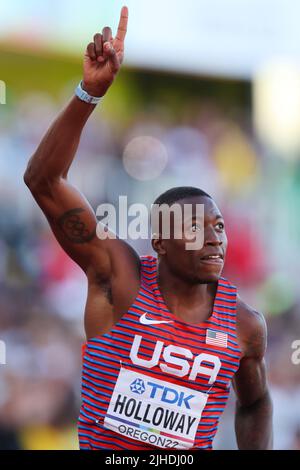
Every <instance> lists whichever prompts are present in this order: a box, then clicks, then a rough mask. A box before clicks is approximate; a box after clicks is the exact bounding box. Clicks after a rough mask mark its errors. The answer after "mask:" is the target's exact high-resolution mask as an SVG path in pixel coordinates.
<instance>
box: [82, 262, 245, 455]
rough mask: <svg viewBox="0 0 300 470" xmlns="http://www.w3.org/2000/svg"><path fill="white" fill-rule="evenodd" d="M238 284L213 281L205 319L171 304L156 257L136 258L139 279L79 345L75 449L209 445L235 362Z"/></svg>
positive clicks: (238, 354)
mask: <svg viewBox="0 0 300 470" xmlns="http://www.w3.org/2000/svg"><path fill="white" fill-rule="evenodd" d="M236 297H237V291H236V288H235V287H234V286H232V285H231V284H230V283H229V282H228V281H227V280H226V279H225V278H221V279H220V280H219V282H218V286H217V291H216V296H215V300H214V306H213V312H212V314H211V316H210V317H209V319H208V320H207V321H204V322H202V323H199V324H188V323H185V322H184V321H182V320H180V319H178V318H177V317H176V316H174V315H173V314H172V312H170V311H169V310H168V308H167V306H166V304H165V302H164V300H163V298H162V296H161V293H160V291H159V288H158V284H157V260H156V258H154V257H152V256H146V257H142V258H141V287H140V290H139V293H138V295H137V297H136V299H135V301H134V303H133V304H132V305H131V307H130V308H129V310H128V312H127V313H126V314H125V315H123V317H122V318H121V319H120V320H119V321H118V323H117V324H116V325H115V326H114V327H113V328H112V330H111V331H110V332H109V333H106V334H104V335H99V336H97V337H94V338H91V339H89V340H88V341H87V343H86V344H85V345H84V351H83V369H82V405H81V409H80V414H79V422H78V431H79V442H80V448H81V449H130V450H142V449H153V448H163V449H211V448H212V442H213V439H214V436H215V434H216V431H217V428H218V421H219V418H220V416H221V414H222V412H223V410H224V408H225V405H226V402H227V399H228V395H229V390H230V383H231V379H232V377H233V375H234V374H235V372H236V371H237V369H238V367H239V362H240V357H241V351H240V348H239V346H238V342H237V336H236Z"/></svg>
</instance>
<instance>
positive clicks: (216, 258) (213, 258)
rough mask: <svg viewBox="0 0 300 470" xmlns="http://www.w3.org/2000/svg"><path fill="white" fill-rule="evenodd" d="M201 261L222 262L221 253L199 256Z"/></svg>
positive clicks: (209, 262)
mask: <svg viewBox="0 0 300 470" xmlns="http://www.w3.org/2000/svg"><path fill="white" fill-rule="evenodd" d="M201 262H202V263H207V264H223V255H221V254H217V255H206V256H203V257H202V258H201Z"/></svg>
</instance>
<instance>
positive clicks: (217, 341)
mask: <svg viewBox="0 0 300 470" xmlns="http://www.w3.org/2000/svg"><path fill="white" fill-rule="evenodd" d="M227 338H228V335H227V334H226V333H221V332H220V331H214V330H207V331H206V338H205V343H206V344H213V345H214V346H220V347H221V348H227Z"/></svg>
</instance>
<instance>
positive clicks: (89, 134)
mask: <svg viewBox="0 0 300 470" xmlns="http://www.w3.org/2000/svg"><path fill="white" fill-rule="evenodd" d="M121 5H122V2H121V1H119V0H117V1H114V2H111V1H110V0H103V1H102V2H98V1H95V0H85V1H82V0H72V1H71V0H59V1H58V0H51V1H50V0H44V1H43V2H40V1H39V0H28V1H27V2H22V1H21V0H11V1H10V2H1V4H0V80H2V81H3V82H4V83H5V84H6V104H0V296H1V301H0V339H1V340H3V341H5V342H6V346H7V364H6V365H0V448H1V449H76V448H77V438H76V418H77V414H78V410H79V404H80V366H81V357H80V356H81V343H82V342H83V341H84V336H83V309H84V299H85V295H86V282H85V278H84V275H83V274H82V273H81V271H80V269H79V268H77V267H76V265H75V264H74V263H72V262H71V261H70V260H69V259H68V258H67V256H66V255H65V254H64V253H63V252H62V250H61V249H60V248H59V246H58V244H57V243H56V242H55V240H54V239H53V236H52V234H51V233H50V231H49V228H48V225H47V223H46V221H45V219H44V217H43V215H42V214H41V212H40V210H39V209H38V207H37V206H36V204H35V203H34V201H33V200H32V197H31V195H30V194H29V191H28V190H27V188H26V187H25V185H24V184H23V178H22V176H23V172H24V169H25V166H26V163H27V161H28V159H29V157H30V155H31V154H32V152H33V151H34V149H35V148H36V146H37V144H38V143H39V140H40V139H41V137H42V134H43V133H44V131H45V130H46V129H47V127H48V126H49V124H50V122H51V121H52V120H53V118H54V117H55V115H56V114H57V112H58V111H59V109H60V108H61V107H62V106H63V104H64V103H65V102H66V100H67V99H69V97H70V96H71V94H72V92H73V89H74V87H75V85H76V84H77V83H78V81H79V80H80V78H81V62H82V54H83V51H84V48H85V46H86V44H87V43H88V42H89V41H90V38H91V37H92V35H93V34H94V32H96V31H98V30H100V29H102V27H103V26H105V25H106V24H109V25H112V27H113V28H114V29H113V30H114V31H115V27H116V25H117V21H118V15H119V9H120V7H121ZM127 5H128V6H129V9H130V20H129V31H128V38H127V42H126V61H125V65H124V67H123V70H122V72H121V74H120V76H119V77H118V79H117V82H116V83H115V84H114V86H113V87H112V89H111V90H110V91H109V94H108V95H107V97H105V99H104V100H103V103H102V104H101V105H100V106H99V109H97V111H96V112H95V114H94V116H93V117H92V119H91V120H90V121H89V123H88V126H87V127H86V130H85V132H84V136H83V139H82V142H81V145H80V150H79V153H78V157H77V159H76V161H75V163H74V166H73V168H72V171H71V179H72V181H73V182H74V183H75V184H77V185H78V186H79V187H80V188H81V190H82V191H83V192H84V193H85V194H86V196H87V197H88V198H89V200H90V201H91V203H92V205H93V207H94V208H95V209H96V207H97V206H98V205H99V204H100V203H101V202H116V201H117V197H118V195H119V194H122V195H127V196H128V198H129V203H131V202H143V203H146V204H148V205H149V206H150V204H151V202H152V201H153V199H154V198H155V197H156V196H157V195H158V194H159V193H160V192H161V191H163V190H165V189H167V188H169V187H171V186H175V185H182V184H183V185H186V184H188V185H195V186H199V187H201V188H202V189H204V190H206V191H208V192H209V193H211V194H212V195H213V197H214V198H215V199H216V200H217V202H218V204H219V206H220V208H221V210H222V211H223V213H224V214H225V220H226V221H227V231H228V236H229V253H228V257H227V267H226V272H225V275H226V276H228V277H229V279H231V280H232V282H234V283H236V284H237V285H238V287H239V290H240V293H241V295H242V296H243V297H244V299H245V300H246V301H247V302H248V303H250V304H251V305H253V306H254V307H256V308H257V309H260V310H261V311H263V312H264V314H265V316H266V319H267V323H268V329H269V344H268V352H267V363H268V374H269V381H270V384H271V391H272V396H273V401H274V408H275V410H274V429H275V448H276V449H300V399H299V397H300V365H298V366H297V365H294V364H292V361H291V355H292V352H293V350H292V347H291V345H292V342H293V341H294V340H296V339H300V296H299V284H298V282H299V273H300V250H299V243H300V219H299V206H300V204H299V203H300V158H299V157H300V68H299V64H300V31H299V27H298V21H299V20H298V19H299V15H300V4H299V2H297V0H251V1H250V0H243V1H240V0H226V1H224V0H185V2H181V1H179V0H172V1H171V0H164V1H163V2H162V1H158V0H152V1H151V2H146V1H143V2H135V1H133V0H132V1H131V0H128V1H127ZM2 101H3V100H2ZM149 137H150V139H149ZM132 243H133V244H134V246H135V247H136V249H137V250H138V251H139V253H140V254H146V253H149V251H150V244H149V243H146V242H145V241H143V242H142V241H139V242H132ZM233 416H234V397H233V396H232V397H231V399H230V403H229V406H228V407H227V409H226V412H225V415H224V416H223V418H222V420H221V426H220V430H219V432H218V435H217V440H216V443H215V448H217V449H234V448H236V443H235V437H234V424H233Z"/></svg>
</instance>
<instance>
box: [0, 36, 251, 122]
mask: <svg viewBox="0 0 300 470" xmlns="http://www.w3.org/2000/svg"><path fill="white" fill-rule="evenodd" d="M0 64H1V70H0V79H1V80H3V81H4V82H5V83H6V86H7V98H8V105H9V102H10V101H11V102H14V101H15V100H17V99H18V98H19V97H20V96H22V95H24V94H27V93H30V92H35V93H36V92H47V93H50V94H51V95H52V96H53V98H54V99H60V98H61V93H62V90H63V89H65V88H66V86H67V85H70V88H71V86H75V85H76V84H77V82H78V81H79V80H80V79H81V70H82V59H81V58H80V57H79V58H78V59H76V58H74V57H73V56H72V57H71V56H65V55H54V54H50V53H49V52H41V51H39V52H34V53H33V52H31V51H28V50H20V51H17V50H16V49H14V48H12V47H11V46H8V45H6V44H0ZM203 99H205V100H210V99H213V100H216V101H217V102H218V105H219V107H220V108H221V109H222V108H223V110H224V111H225V112H226V111H228V113H231V114H232V112H233V111H232V110H233V109H234V106H235V105H236V106H240V107H243V108H245V107H246V108H250V106H251V86H250V83H249V82H242V81H236V80H223V79H216V78H210V77H207V78H200V77H197V76H186V75H180V74H169V73H164V72H161V71H160V72H156V71H151V70H138V69H132V68H126V67H123V69H122V71H121V73H120V75H119V77H118V78H117V80H116V82H115V83H114V86H113V87H112V88H111V89H110V91H109V104H107V105H106V103H105V102H104V104H103V106H104V110H105V112H106V114H107V116H108V117H109V116H111V117H115V118H119V119H121V120H125V121H126V120H127V119H128V117H130V116H132V115H134V114H136V113H137V112H141V111H142V112H144V111H147V110H149V109H150V110H151V108H152V107H153V105H154V104H156V105H159V106H162V107H166V108H167V109H168V110H169V111H170V113H171V115H172V116H174V118H175V119H177V120H178V119H180V118H181V117H182V116H183V114H184V110H185V106H186V107H187V108H188V111H189V112H191V110H192V109H193V106H196V105H197V107H198V105H200V101H201V100H203ZM191 105H192V108H191Z"/></svg>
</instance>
